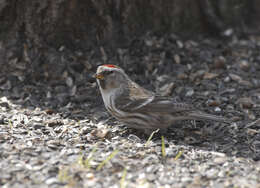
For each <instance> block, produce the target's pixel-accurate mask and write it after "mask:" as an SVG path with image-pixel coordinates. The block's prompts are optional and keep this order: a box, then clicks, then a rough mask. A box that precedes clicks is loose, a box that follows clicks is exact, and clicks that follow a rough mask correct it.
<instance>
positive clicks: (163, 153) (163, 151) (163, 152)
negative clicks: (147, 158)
mask: <svg viewBox="0 0 260 188" xmlns="http://www.w3.org/2000/svg"><path fill="white" fill-rule="evenodd" d="M162 157H163V158H165V157H166V153H165V143H164V136H162Z"/></svg>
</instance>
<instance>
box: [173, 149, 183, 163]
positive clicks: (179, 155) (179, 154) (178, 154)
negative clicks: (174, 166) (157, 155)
mask: <svg viewBox="0 0 260 188" xmlns="http://www.w3.org/2000/svg"><path fill="white" fill-rule="evenodd" d="M182 153H183V151H179V152H178V153H177V155H176V156H175V158H174V160H175V161H177V160H178V159H179V158H180V157H181V155H182Z"/></svg>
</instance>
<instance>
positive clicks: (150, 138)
mask: <svg viewBox="0 0 260 188" xmlns="http://www.w3.org/2000/svg"><path fill="white" fill-rule="evenodd" d="M159 130H160V129H157V130H155V131H153V132H152V133H151V135H150V136H149V138H148V140H147V141H146V143H145V145H144V146H145V147H147V146H148V145H149V143H150V141H151V140H152V138H153V135H154V134H155V133H157V132H159Z"/></svg>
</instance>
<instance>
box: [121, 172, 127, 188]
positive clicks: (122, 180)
mask: <svg viewBox="0 0 260 188" xmlns="http://www.w3.org/2000/svg"><path fill="white" fill-rule="evenodd" d="M125 177H126V168H124V171H123V174H122V177H121V180H120V188H125V187H126V182H125Z"/></svg>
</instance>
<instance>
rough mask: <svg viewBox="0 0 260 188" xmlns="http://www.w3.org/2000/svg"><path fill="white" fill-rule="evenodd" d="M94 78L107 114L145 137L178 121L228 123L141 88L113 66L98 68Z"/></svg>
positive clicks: (221, 118) (223, 119)
mask: <svg viewBox="0 0 260 188" xmlns="http://www.w3.org/2000/svg"><path fill="white" fill-rule="evenodd" d="M95 77H96V79H97V83H98V86H99V89H100V92H101V95H102V98H103V101H104V104H105V107H106V109H107V110H108V112H109V113H110V114H111V115H112V116H114V117H115V118H117V119H118V120H119V121H121V122H123V123H124V124H126V126H128V127H131V128H135V129H141V130H143V131H144V132H145V133H146V134H150V133H151V132H152V131H154V130H157V129H161V130H166V129H167V128H168V127H169V126H171V125H172V124H173V123H174V122H176V121H178V120H210V121H218V122H226V123H228V122H229V121H228V120H227V119H225V118H223V117H219V116H215V115H211V114H207V113H204V112H201V111H199V110H198V109H195V108H194V107H193V106H192V105H189V104H185V103H178V102H176V101H175V100H174V99H172V98H170V97H163V96H158V95H156V94H155V93H153V92H151V91H148V90H146V89H144V88H142V87H141V86H139V85H138V84H137V83H135V82H133V81H132V80H131V79H130V78H129V77H128V76H127V74H126V73H125V72H124V70H123V69H121V68H120V67H118V66H116V65H110V64H109V65H101V66H99V67H98V69H97V72H96V76H95Z"/></svg>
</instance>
